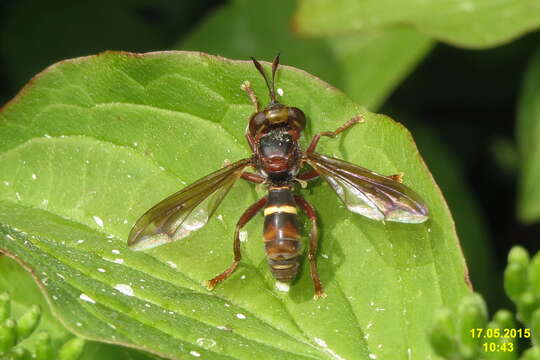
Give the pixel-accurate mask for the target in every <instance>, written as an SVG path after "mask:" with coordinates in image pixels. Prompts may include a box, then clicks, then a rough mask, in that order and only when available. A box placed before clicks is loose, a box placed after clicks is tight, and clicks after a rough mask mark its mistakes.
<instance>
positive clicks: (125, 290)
mask: <svg viewBox="0 0 540 360" xmlns="http://www.w3.org/2000/svg"><path fill="white" fill-rule="evenodd" d="M114 288H115V289H116V290H118V291H120V292H121V293H122V294H124V295H127V296H133V295H135V293H134V292H133V289H132V288H131V286H129V285H127V284H117V285H115V287H114Z"/></svg>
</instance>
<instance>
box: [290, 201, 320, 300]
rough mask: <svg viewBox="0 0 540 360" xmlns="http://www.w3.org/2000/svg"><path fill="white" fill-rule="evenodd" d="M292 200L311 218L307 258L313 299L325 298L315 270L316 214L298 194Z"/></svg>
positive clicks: (317, 232) (317, 233)
mask: <svg viewBox="0 0 540 360" xmlns="http://www.w3.org/2000/svg"><path fill="white" fill-rule="evenodd" d="M294 201H296V203H297V204H298V205H300V208H301V209H302V211H303V212H304V213H305V214H306V215H307V216H308V218H309V219H310V220H311V241H310V243H309V251H308V260H309V265H310V269H311V280H312V281H313V287H314V288H315V295H314V296H313V298H314V299H315V300H317V299H320V298H325V297H326V294H325V293H324V291H323V289H322V285H321V279H320V278H319V272H318V271H317V242H318V237H319V231H318V230H317V214H315V209H314V208H313V206H311V204H310V203H308V202H307V200H306V199H304V198H303V197H301V196H300V195H295V196H294Z"/></svg>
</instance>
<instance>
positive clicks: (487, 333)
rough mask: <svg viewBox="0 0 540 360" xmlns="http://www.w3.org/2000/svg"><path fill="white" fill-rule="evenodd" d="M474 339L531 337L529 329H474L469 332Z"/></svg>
mask: <svg viewBox="0 0 540 360" xmlns="http://www.w3.org/2000/svg"><path fill="white" fill-rule="evenodd" d="M470 334H471V337H472V338H474V339H521V338H524V339H527V338H530V337H531V329H528V328H525V329H514V328H504V329H500V328H487V329H484V328H474V329H471V330H470Z"/></svg>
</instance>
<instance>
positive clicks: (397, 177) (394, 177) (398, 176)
mask: <svg viewBox="0 0 540 360" xmlns="http://www.w3.org/2000/svg"><path fill="white" fill-rule="evenodd" d="M403 176H405V174H404V173H399V174H394V175H390V176H388V177H389V178H390V179H392V180H394V181H396V182H398V183H400V184H401V183H402V182H403Z"/></svg>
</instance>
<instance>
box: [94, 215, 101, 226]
mask: <svg viewBox="0 0 540 360" xmlns="http://www.w3.org/2000/svg"><path fill="white" fill-rule="evenodd" d="M92 218H93V219H94V221H95V222H96V224H98V226H99V227H103V220H101V218H100V217H99V216H96V215H94V216H92Z"/></svg>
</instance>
